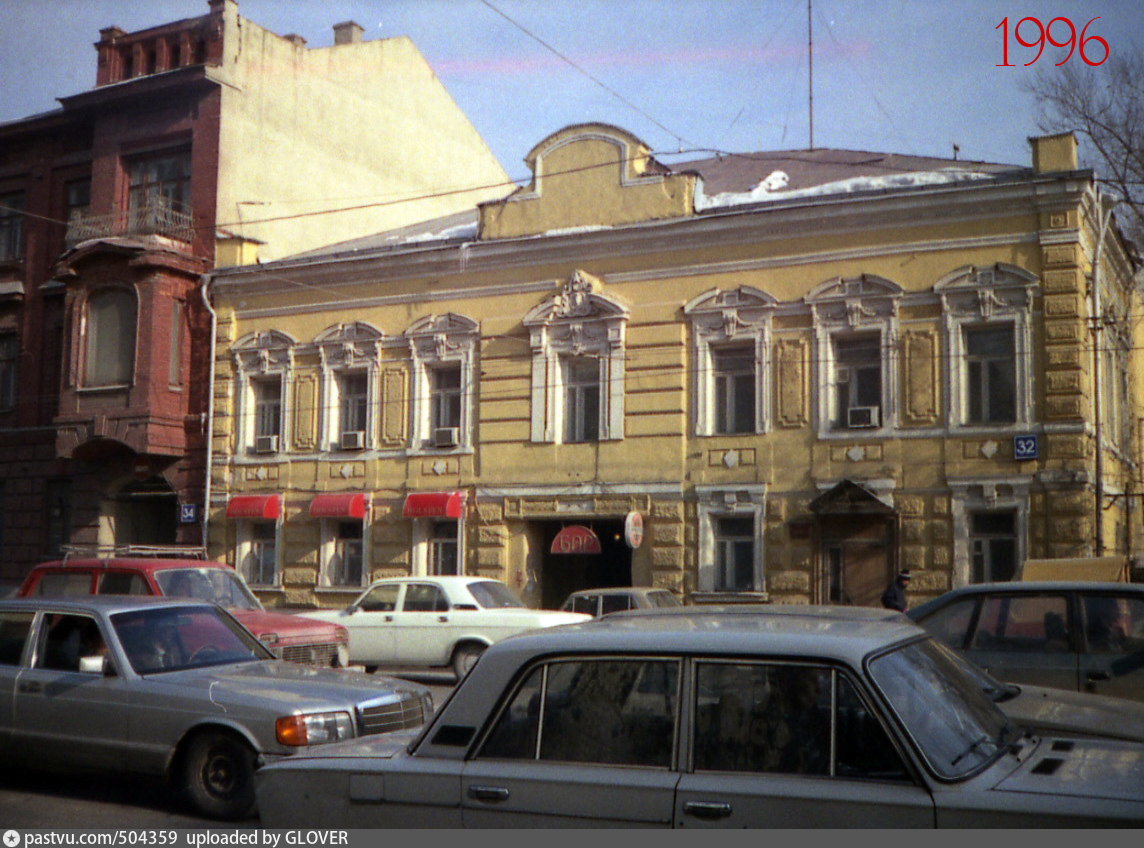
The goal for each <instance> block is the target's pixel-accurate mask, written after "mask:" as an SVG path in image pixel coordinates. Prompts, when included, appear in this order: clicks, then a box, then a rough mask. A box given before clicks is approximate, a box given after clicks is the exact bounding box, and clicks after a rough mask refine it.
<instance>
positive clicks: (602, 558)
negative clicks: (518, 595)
mask: <svg viewBox="0 0 1144 848" xmlns="http://www.w3.org/2000/svg"><path fill="white" fill-rule="evenodd" d="M538 523H539V524H540V529H541V534H540V537H541V540H542V548H541V550H542V551H543V556H542V558H541V564H540V587H541V597H540V604H541V606H542V607H543V608H544V609H556V608H557V607H559V606H560V605H561V604H562V603H564V599H565V598H567V597H568V595H569V594H571V593H572V592H575V591H577V590H579V589H599V588H604V587H608V586H630V585H631V584H632V551H631V548H629V547H628V546H627V544H626V543H625V542H624V522H623V521H622V520H619V519H597V518H593V519H585V520H581V521H576V520H569V521H544V522H538ZM571 525H582V526H584V527H586V528H588V529H590V530H591V531H592V532H593V533H595V535H596V538H598V539H599V540H600V552H599V553H598V554H597V553H553V552H552V542H553V540H554V539H555V538H556V536H557V534H558V533H560V531H561V530H563V529H565V528H567V527H569V526H571Z"/></svg>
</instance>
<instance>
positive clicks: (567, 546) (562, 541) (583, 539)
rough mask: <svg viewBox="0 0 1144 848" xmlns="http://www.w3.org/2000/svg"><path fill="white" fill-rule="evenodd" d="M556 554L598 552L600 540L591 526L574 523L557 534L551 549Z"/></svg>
mask: <svg viewBox="0 0 1144 848" xmlns="http://www.w3.org/2000/svg"><path fill="white" fill-rule="evenodd" d="M549 552H550V553H554V554H598V553H600V540H599V538H597V536H596V534H595V533H593V532H592V531H591V529H590V528H588V527H585V526H584V525H583V524H573V525H571V526H569V527H565V528H564V529H563V530H561V531H560V532H559V533H557V534H556V538H555V539H553V540H552V547H551V549H550V550H549Z"/></svg>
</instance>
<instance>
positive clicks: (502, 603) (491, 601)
mask: <svg viewBox="0 0 1144 848" xmlns="http://www.w3.org/2000/svg"><path fill="white" fill-rule="evenodd" d="M468 589H469V593H470V594H471V595H472V596H473V598H475V599H476V602H477V603H478V604H479V605H480V606H481V608H482V609H508V608H511V607H523V606H524V601H522V600H521V599H520V598H518V597H517V596H516V595H514V594H513V592H512V589H510V588H509V587H508V586H506V585H504V584H503V583H497V582H496V581H495V580H482V581H480V582H479V583H470V584H469V585H468Z"/></svg>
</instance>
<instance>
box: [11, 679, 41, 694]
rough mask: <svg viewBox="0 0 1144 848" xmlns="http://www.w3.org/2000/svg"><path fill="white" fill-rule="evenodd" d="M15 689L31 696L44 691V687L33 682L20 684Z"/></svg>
mask: <svg viewBox="0 0 1144 848" xmlns="http://www.w3.org/2000/svg"><path fill="white" fill-rule="evenodd" d="M17 688H18V689H19V690H20V691H21V692H28V693H30V694H33V695H38V694H39V693H40V692H43V691H44V687H43V686H41V685H40V683H39V682H38V681H33V680H29V681H27V682H24V683H21V684H20V685H19V686H18V687H17Z"/></svg>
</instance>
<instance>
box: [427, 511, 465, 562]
mask: <svg viewBox="0 0 1144 848" xmlns="http://www.w3.org/2000/svg"><path fill="white" fill-rule="evenodd" d="M457 553H458V545H457V522H456V521H434V522H433V527H432V530H431V531H430V536H429V573H430V574H438V575H448V574H459V573H460V571H459V570H458V568H457V566H458V558H457Z"/></svg>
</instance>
